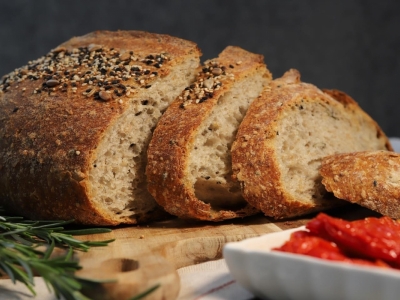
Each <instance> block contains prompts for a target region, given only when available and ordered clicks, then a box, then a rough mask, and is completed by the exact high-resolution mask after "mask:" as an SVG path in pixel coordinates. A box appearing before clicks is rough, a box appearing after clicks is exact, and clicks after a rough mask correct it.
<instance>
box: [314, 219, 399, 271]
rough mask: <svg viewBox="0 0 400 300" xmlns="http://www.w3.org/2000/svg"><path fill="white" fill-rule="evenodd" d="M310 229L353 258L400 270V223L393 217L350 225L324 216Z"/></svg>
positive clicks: (360, 221)
mask: <svg viewBox="0 0 400 300" xmlns="http://www.w3.org/2000/svg"><path fill="white" fill-rule="evenodd" d="M306 228H307V229H308V230H309V231H310V232H311V233H313V234H314V235H318V236H320V237H323V238H324V239H327V240H328V241H332V242H334V243H336V244H337V245H338V247H340V248H341V249H343V250H344V251H346V252H349V253H351V254H353V255H357V256H359V257H364V258H369V259H380V260H383V261H385V262H387V263H389V264H391V265H393V266H395V267H400V223H399V222H397V221H394V220H392V219H391V218H389V217H381V218H372V217H371V218H365V219H363V220H357V221H352V222H349V221H345V220H342V219H337V218H333V217H330V216H328V215H326V214H324V213H321V214H319V215H318V216H317V217H316V218H314V219H313V220H311V221H310V222H308V224H307V225H306Z"/></svg>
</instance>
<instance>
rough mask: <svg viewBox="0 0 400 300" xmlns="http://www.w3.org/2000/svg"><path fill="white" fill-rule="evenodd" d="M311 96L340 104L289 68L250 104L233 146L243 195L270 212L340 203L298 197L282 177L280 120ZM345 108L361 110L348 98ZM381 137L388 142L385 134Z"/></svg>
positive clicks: (288, 213) (279, 214) (286, 213)
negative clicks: (315, 202)
mask: <svg viewBox="0 0 400 300" xmlns="http://www.w3.org/2000/svg"><path fill="white" fill-rule="evenodd" d="M310 99H311V100H310ZM312 99H319V101H322V102H324V103H326V104H328V105H332V106H335V105H338V104H337V102H336V101H334V99H333V98H331V97H330V96H329V95H328V94H326V93H323V92H322V91H321V90H319V89H318V88H317V87H315V86H313V85H311V84H306V83H302V82H301V81H300V73H299V72H298V71H297V70H290V71H288V72H286V73H285V75H284V76H283V77H282V78H279V79H275V80H274V81H272V82H271V83H270V85H269V86H267V87H266V89H265V90H264V91H263V93H262V94H261V95H260V96H259V97H258V99H256V100H255V101H254V102H253V103H252V104H251V106H250V108H249V110H248V112H247V114H246V116H245V118H244V120H243V122H242V123H241V125H240V127H239V130H238V134H237V136H236V140H235V142H234V144H233V146H232V168H233V175H234V177H235V178H236V179H237V180H238V181H239V182H240V183H241V186H242V192H243V196H244V198H245V199H246V200H247V201H248V202H249V203H250V204H251V205H253V206H255V207H256V208H258V209H260V210H261V211H263V212H264V213H265V214H266V215H268V216H271V217H274V218H289V217H293V216H298V215H304V214H306V213H311V212H313V211H320V210H324V209H326V208H329V207H332V206H335V205H340V204H339V203H338V202H337V201H325V202H323V203H321V204H320V205H318V206H315V205H313V204H312V203H311V202H307V203H303V202H300V201H296V199H294V198H293V196H292V195H291V194H290V193H289V192H288V191H287V190H286V188H285V186H284V184H283V181H282V178H281V177H282V174H281V169H280V165H279V162H278V159H277V156H278V153H277V152H278V150H277V149H276V145H275V137H276V136H277V135H279V130H280V128H279V127H278V123H279V121H280V119H281V118H283V116H284V114H285V111H290V110H291V109H292V108H294V107H300V106H301V104H302V103H306V102H310V103H313V100H312ZM346 109H351V110H357V111H360V112H361V109H360V108H359V107H358V105H356V104H354V103H351V101H348V102H347V106H346ZM368 119H370V118H369V117H368ZM371 120H372V119H371ZM374 124H376V123H374ZM376 127H377V131H379V132H381V131H380V129H379V127H378V126H377V125H376ZM380 138H382V139H383V140H384V141H386V142H387V144H389V141H388V139H387V137H386V136H385V135H384V134H383V135H382V136H381V137H380Z"/></svg>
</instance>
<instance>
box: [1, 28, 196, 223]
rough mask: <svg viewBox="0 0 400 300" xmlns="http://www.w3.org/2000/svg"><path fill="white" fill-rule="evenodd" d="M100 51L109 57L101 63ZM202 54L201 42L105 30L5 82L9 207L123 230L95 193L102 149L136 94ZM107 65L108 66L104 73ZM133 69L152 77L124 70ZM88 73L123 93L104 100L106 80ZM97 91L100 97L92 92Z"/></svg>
mask: <svg viewBox="0 0 400 300" xmlns="http://www.w3.org/2000/svg"><path fill="white" fill-rule="evenodd" d="M112 48H114V50H113V49H112ZM101 51H103V52H101ZM130 51H132V52H130ZM100 52H101V53H102V54H104V57H107V58H104V60H102V61H100V62H99V59H98V58H96V54H97V53H100ZM196 53H197V55H200V51H199V49H198V48H197V46H196V45H195V44H194V43H192V42H188V41H184V40H181V39H178V38H174V37H170V36H167V35H159V34H151V33H145V32H137V31H118V32H109V31H97V32H93V33H90V34H88V35H85V36H82V37H75V38H72V39H71V40H69V41H67V42H65V43H63V44H62V45H60V46H59V47H57V48H56V49H54V50H53V51H52V52H50V53H49V54H48V55H47V56H46V57H43V58H40V59H38V60H37V61H34V62H31V63H30V64H29V65H28V66H25V67H22V68H20V69H18V70H16V71H15V72H12V73H11V74H9V75H7V76H5V77H4V79H3V81H2V82H0V87H1V89H2V90H3V93H2V94H0V127H1V128H0V199H1V200H0V201H1V203H2V205H4V206H6V208H8V209H11V210H13V211H15V212H18V213H20V214H22V215H26V216H28V217H30V218H33V219H41V218H46V219H51V218H53V219H54V218H55V217H56V218H60V219H71V218H75V219H76V221H77V222H80V223H85V224H117V222H116V221H115V220H113V219H112V217H111V216H110V215H108V214H107V213H106V212H104V211H101V209H100V208H99V207H97V206H96V205H95V204H94V203H93V202H92V200H91V195H90V194H89V190H88V186H87V177H88V172H89V169H90V167H91V165H90V164H91V162H92V161H93V159H94V157H93V155H94V152H95V150H96V147H97V145H98V144H99V141H100V140H101V139H102V137H103V135H104V132H105V131H106V130H107V128H108V127H109V126H111V125H112V124H113V122H115V120H116V119H117V118H118V117H119V116H120V115H121V114H122V113H123V112H124V111H125V110H126V108H127V102H128V101H124V100H125V99H127V98H134V93H135V89H143V88H148V85H151V83H152V82H153V81H154V80H156V78H158V77H163V76H165V75H167V74H168V73H169V70H170V69H171V68H172V67H174V66H175V65H176V64H177V62H179V61H182V60H184V59H185V58H186V57H187V56H188V55H194V54H196ZM149 54H152V55H154V56H156V55H158V56H157V57H159V58H160V61H162V64H158V63H159V61H157V58H154V57H153V58H154V59H152V58H150V59H148V58H146V57H147V56H148V55H149ZM96 60H97V61H96ZM148 60H150V61H148ZM102 62H103V63H107V64H105V66H104V69H102V68H101V67H100V64H101V63H102ZM157 64H158V65H157ZM133 65H139V66H143V69H144V68H145V67H146V68H147V69H148V70H150V71H151V73H149V74H144V73H143V72H142V73H141V71H140V70H138V71H137V74H135V70H134V69H130V70H129V69H125V68H123V66H128V67H131V66H133ZM96 66H98V67H97V68H95V67H96ZM111 68H114V69H113V70H111ZM118 68H119V69H118ZM88 70H89V71H90V70H92V72H95V73H96V74H97V76H99V75H101V74H106V79H105V81H102V84H103V86H102V87H103V88H104V86H106V89H107V86H110V88H111V91H112V90H116V91H115V93H111V94H109V95H111V96H107V95H106V94H104V93H103V94H101V89H100V87H101V86H100V80H98V79H96V77H95V75H94V74H93V73H92V74H89V73H87V72H88ZM127 70H128V71H127ZM57 72H58V73H57ZM112 72H114V73H112ZM152 73H154V74H156V75H155V76H151V74H152ZM92 75H93V76H92ZM91 76H92V77H91ZM135 76H136V77H135ZM128 77H129V78H128ZM137 78H139V79H137ZM141 79H143V81H140V80H141ZM115 80H118V82H117V81H115ZM89 86H90V87H89ZM130 86H132V88H131V89H130V88H128V89H127V87H130ZM88 87H89V88H88ZM92 88H96V93H93V91H89V90H91V89H92ZM103 92H106V91H104V90H103ZM115 95H116V96H115ZM128 96H129V97H128ZM131 101H132V100H131ZM136 101H139V99H137V100H136ZM143 217H144V218H145V216H143ZM125 222H126V223H136V222H137V219H135V218H131V219H130V218H127V219H126V220H125Z"/></svg>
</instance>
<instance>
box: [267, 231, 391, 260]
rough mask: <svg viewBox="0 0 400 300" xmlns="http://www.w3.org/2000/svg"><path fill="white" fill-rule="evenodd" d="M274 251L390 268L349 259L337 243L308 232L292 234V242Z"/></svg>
mask: <svg viewBox="0 0 400 300" xmlns="http://www.w3.org/2000/svg"><path fill="white" fill-rule="evenodd" d="M273 250H277V251H282V252H290V253H296V254H303V255H308V256H312V257H317V258H322V259H326V260H332V261H342V262H346V263H355V264H360V265H368V266H380V267H389V266H388V265H387V264H385V263H383V262H381V261H375V262H374V261H369V260H364V259H356V258H349V257H347V256H346V255H345V254H344V253H343V252H342V251H341V250H340V249H339V248H338V247H337V245H336V244H335V243H333V242H330V241H327V240H325V239H323V238H321V237H318V236H315V235H313V234H312V233H310V232H307V231H296V232H294V233H292V234H291V236H290V240H289V241H287V242H286V243H285V244H283V245H282V246H281V247H279V248H275V249H273Z"/></svg>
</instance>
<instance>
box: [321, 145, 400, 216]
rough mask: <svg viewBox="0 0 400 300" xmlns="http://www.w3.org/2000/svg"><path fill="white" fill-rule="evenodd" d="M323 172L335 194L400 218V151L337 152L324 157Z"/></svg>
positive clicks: (330, 189) (323, 178) (327, 187)
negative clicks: (399, 152)
mask: <svg viewBox="0 0 400 300" xmlns="http://www.w3.org/2000/svg"><path fill="white" fill-rule="evenodd" d="M320 174H321V176H322V184H323V185H324V186H325V188H326V190H327V191H329V192H333V194H334V195H335V197H337V198H339V199H343V200H346V201H349V202H351V203H356V204H359V205H361V206H363V207H366V208H369V209H371V210H374V211H376V212H378V213H380V214H382V215H385V216H389V217H391V218H394V219H399V218H400V154H398V153H394V152H389V151H363V152H353V153H340V154H334V155H330V156H328V157H325V158H324V159H323V160H322V163H321V169H320Z"/></svg>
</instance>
